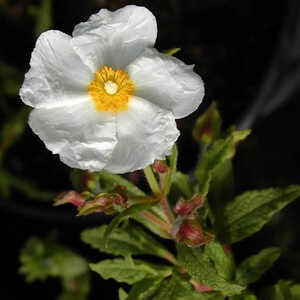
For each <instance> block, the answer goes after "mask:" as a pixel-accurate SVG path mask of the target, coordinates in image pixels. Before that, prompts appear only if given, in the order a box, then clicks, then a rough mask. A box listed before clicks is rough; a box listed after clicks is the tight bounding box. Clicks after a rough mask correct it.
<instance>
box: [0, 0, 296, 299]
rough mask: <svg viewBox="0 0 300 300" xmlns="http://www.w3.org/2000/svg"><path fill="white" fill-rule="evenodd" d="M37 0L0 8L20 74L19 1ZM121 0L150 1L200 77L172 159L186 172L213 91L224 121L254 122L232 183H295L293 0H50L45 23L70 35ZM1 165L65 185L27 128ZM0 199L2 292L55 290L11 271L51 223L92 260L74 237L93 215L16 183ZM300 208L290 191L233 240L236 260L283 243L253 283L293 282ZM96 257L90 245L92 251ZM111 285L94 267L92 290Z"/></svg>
mask: <svg viewBox="0 0 300 300" xmlns="http://www.w3.org/2000/svg"><path fill="white" fill-rule="evenodd" d="M38 2H39V1H9V9H8V10H5V11H4V10H1V15H0V38H1V46H0V51H1V52H0V55H1V56H0V59H1V60H3V61H5V62H6V63H9V64H11V65H13V66H15V67H17V68H19V69H21V70H22V72H24V73H25V72H26V71H27V70H28V68H29V59H30V54H31V51H32V49H33V47H34V44H35V37H34V34H33V31H34V22H33V20H32V18H30V17H28V15H27V14H26V13H25V11H26V7H27V5H29V4H31V3H38ZM126 4H137V5H143V6H146V7H148V8H149V9H150V10H151V11H152V12H153V13H154V15H155V16H156V18H157V21H158V30H159V32H158V39H157V44H156V47H157V48H158V49H160V50H163V49H168V48H172V47H180V48H182V50H181V51H180V52H179V53H178V54H176V56H177V57H178V58H180V59H182V60H183V61H185V62H186V63H190V64H195V70H196V72H197V73H199V74H200V75H201V76H202V78H203V80H204V82H205V87H206V96H205V99H204V101H203V104H202V105H201V106H200V107H199V109H198V110H197V111H196V112H195V113H193V114H192V115H191V116H189V117H187V118H185V119H182V120H178V127H179V129H180V131H181V136H180V138H179V141H178V145H179V151H180V153H181V155H180V158H179V168H180V169H181V170H183V171H185V172H189V171H191V170H192V169H193V167H194V164H195V160H196V157H197V145H196V143H195V142H194V141H193V139H192V136H191V128H192V126H193V122H194V120H195V118H196V117H197V116H198V115H199V114H200V113H201V112H203V111H204V109H205V108H206V107H207V106H208V105H209V104H210V103H211V101H212V100H216V102H217V104H218V106H219V108H220V111H221V114H222V117H223V121H224V122H223V125H224V128H226V127H227V126H229V125H231V124H233V123H237V124H238V126H239V127H240V128H244V127H251V128H252V129H253V132H252V135H251V136H250V137H249V138H248V140H247V141H246V142H245V143H243V144H242V145H241V146H240V147H239V151H238V153H237V156H236V158H235V160H234V163H235V178H236V186H237V192H241V191H244V190H246V189H256V188H265V187H269V186H275V185H279V186H285V185H288V184H291V183H296V184H297V183H300V174H299V173H300V172H299V166H300V159H299V152H300V151H299V150H300V145H299V143H298V139H299V134H298V128H299V125H298V121H299V117H298V115H299V112H300V104H299V88H298V87H299V84H298V77H299V66H298V64H299V63H298V61H299V57H300V47H297V46H298V43H300V30H299V29H300V25H299V26H298V23H299V24H300V13H299V12H300V8H299V6H300V4H297V1H296V0H295V1H294V0H290V1H283V0H278V1H271V2H270V1H260V0H252V1H251V0H244V1H234V0H232V1H229V0H203V1H202V0H201V1H199V0H185V1H183V0H164V1H153V0H152V1H146V0H145V1H125V0H124V1H117V0H108V1H105V0H98V1H96V0H95V1H92V0H90V1H72V0H64V1H61V0H57V1H53V12H52V14H53V21H54V25H53V27H54V29H57V30H61V31H63V32H65V33H68V34H71V32H72V29H73V27H74V26H75V25H76V24H77V23H79V22H81V21H84V20H86V19H87V18H88V17H89V15H90V14H91V13H94V12H97V11H98V10H99V9H100V8H101V7H106V8H109V9H112V10H113V9H117V8H119V7H122V6H124V5H126ZM299 81H300V80H299ZM0 101H7V102H8V103H9V106H10V107H11V108H12V109H10V112H11V114H13V111H14V110H15V111H17V110H18V109H19V108H20V107H21V106H22V105H23V104H22V103H21V100H20V99H19V98H18V97H10V98H9V97H5V96H4V95H2V93H1V91H0ZM279 103H280V105H278V104H279ZM0 117H1V119H3V121H5V120H6V118H9V117H10V116H9V115H7V114H6V113H5V112H0ZM1 122H2V121H1ZM5 167H6V168H7V169H9V170H10V171H11V172H13V173H15V174H18V175H22V176H26V177H29V178H31V179H32V180H33V181H34V182H36V183H37V184H38V185H39V186H40V187H42V188H45V189H47V190H52V191H55V192H60V191H62V190H65V189H68V188H70V187H71V185H70V181H69V168H68V167H66V166H65V165H63V164H62V163H60V161H59V159H58V157H57V156H53V155H52V154H51V153H50V152H49V151H47V150H46V149H45V147H44V145H43V143H42V142H41V141H40V140H39V139H38V137H37V136H35V135H34V134H33V133H32V132H31V130H30V129H29V128H26V131H25V133H24V135H23V137H22V139H21V140H20V141H18V143H17V144H16V145H15V146H14V147H13V148H12V149H11V150H10V152H9V154H8V156H7V158H6V161H5ZM0 208H1V219H0V220H1V227H0V231H1V252H0V253H1V274H2V276H3V279H2V283H1V285H0V294H1V299H20V298H21V297H22V298H24V297H25V298H26V297H28V298H30V299H40V298H43V299H54V298H55V295H56V294H57V292H58V291H59V286H58V284H57V283H58V281H56V280H55V279H51V280H49V281H47V282H46V283H34V284H32V285H27V284H25V283H24V281H23V277H22V276H20V275H18V273H17V269H18V267H19V262H18V254H19V251H20V248H21V246H22V245H23V243H24V242H25V240H26V239H27V238H28V237H29V236H31V235H33V234H34V235H39V236H46V235H47V234H48V233H49V232H50V231H51V230H57V231H58V232H59V234H60V237H61V240H62V241H64V243H65V244H67V245H69V246H71V247H73V248H74V249H77V250H78V252H79V253H81V254H83V255H84V256H86V257H88V258H91V257H92V259H94V260H95V252H93V251H91V250H90V249H89V248H88V247H86V246H85V245H83V244H82V243H81V242H80V239H79V234H80V231H81V230H82V229H83V228H86V227H89V226H92V225H95V224H101V223H102V222H104V221H105V220H104V219H102V218H101V216H93V217H91V218H84V219H78V218H75V217H73V215H74V213H75V211H74V210H72V209H71V208H69V207H68V208H62V209H61V208H52V206H51V205H50V204H47V203H36V202H32V201H30V200H29V199H25V198H24V196H23V195H22V194H18V193H17V192H16V193H15V194H14V195H13V197H12V199H9V200H7V199H0ZM299 212H300V204H299V200H298V203H297V201H296V202H295V203H293V204H291V205H289V206H288V207H287V208H286V209H285V210H284V211H283V212H282V213H281V214H279V215H277V216H276V217H275V218H273V220H272V221H271V222H270V224H268V225H266V226H265V227H264V229H263V230H262V231H261V232H260V233H258V234H256V235H254V236H253V237H251V238H249V239H247V240H245V241H243V242H241V243H238V244H236V245H234V247H233V250H234V251H235V255H236V257H237V260H238V261H240V260H241V259H243V258H244V257H246V256H247V255H249V254H254V253H255V252H257V251H258V250H259V249H262V248H264V247H270V246H280V247H281V248H282V249H283V255H282V257H281V258H280V260H279V261H278V262H277V263H276V264H275V266H274V267H273V269H272V271H270V272H268V273H266V274H265V275H264V276H263V278H262V280H261V281H260V283H259V284H256V285H255V286H254V288H255V289H257V290H258V289H259V288H260V286H261V285H263V284H271V283H275V282H276V281H277V280H279V279H281V278H285V279H293V280H295V281H298V282H300V271H299V268H298V263H299V262H300V255H299V253H300V245H299V237H298V235H299V226H298V214H299ZM102 257H103V256H101V255H99V254H96V259H97V260H99V259H100V258H102ZM117 286H118V285H117V284H116V283H115V282H114V281H112V280H109V281H103V280H102V279H101V278H100V277H99V276H97V275H95V276H94V277H93V292H92V295H91V297H90V299H117V298H116V287H117ZM104 295H105V296H104ZM2 297H3V298H2Z"/></svg>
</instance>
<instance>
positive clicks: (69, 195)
mask: <svg viewBox="0 0 300 300" xmlns="http://www.w3.org/2000/svg"><path fill="white" fill-rule="evenodd" d="M85 201H86V199H85V198H84V197H83V196H82V195H80V194H79V193H77V192H76V191H67V192H63V193H61V194H59V195H58V196H57V197H56V199H54V204H53V206H59V205H62V204H66V203H71V204H73V205H74V206H76V207H77V208H79V207H81V206H83V205H84V203H85Z"/></svg>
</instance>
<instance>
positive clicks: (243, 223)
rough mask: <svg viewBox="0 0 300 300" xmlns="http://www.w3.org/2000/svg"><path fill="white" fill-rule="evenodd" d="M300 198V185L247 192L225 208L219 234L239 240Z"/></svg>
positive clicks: (231, 239) (229, 241)
mask: <svg viewBox="0 0 300 300" xmlns="http://www.w3.org/2000/svg"><path fill="white" fill-rule="evenodd" d="M299 197H300V186H299V185H290V186H288V187H286V188H269V189H265V190H254V191H247V192H245V193H243V194H241V195H239V196H237V197H236V198H235V199H234V200H233V201H231V202H229V203H228V204H227V205H226V206H225V209H224V212H223V219H222V228H221V229H220V232H219V234H218V236H219V238H220V239H221V240H222V242H224V243H229V244H232V243H236V242H238V241H240V240H243V239H245V238H247V237H248V236H250V235H252V234H253V233H255V232H257V231H258V230H260V229H261V228H262V227H263V226H264V225H265V224H266V223H267V222H268V221H269V220H270V219H271V217H272V216H273V215H274V214H275V213H276V212H278V211H279V210H281V209H283V208H284V207H285V206H286V205H287V204H289V203H291V202H292V201H294V200H296V199H297V198H299Z"/></svg>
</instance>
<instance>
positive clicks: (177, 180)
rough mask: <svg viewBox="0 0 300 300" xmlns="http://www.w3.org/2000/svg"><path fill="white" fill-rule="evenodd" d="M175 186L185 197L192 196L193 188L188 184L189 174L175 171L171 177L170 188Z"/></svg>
mask: <svg viewBox="0 0 300 300" xmlns="http://www.w3.org/2000/svg"><path fill="white" fill-rule="evenodd" d="M173 187H174V188H176V189H177V190H179V191H180V193H181V194H182V195H183V196H184V197H185V198H186V199H190V198H192V196H193V190H192V187H191V185H190V178H189V175H187V174H184V173H181V172H179V171H177V172H176V173H175V174H174V176H173V178H172V188H173Z"/></svg>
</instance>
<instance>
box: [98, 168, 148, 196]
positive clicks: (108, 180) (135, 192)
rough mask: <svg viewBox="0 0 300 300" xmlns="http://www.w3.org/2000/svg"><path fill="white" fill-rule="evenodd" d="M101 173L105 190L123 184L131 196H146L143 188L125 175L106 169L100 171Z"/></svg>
mask: <svg viewBox="0 0 300 300" xmlns="http://www.w3.org/2000/svg"><path fill="white" fill-rule="evenodd" d="M99 175H100V184H101V188H102V189H103V190H104V191H105V192H111V191H112V190H113V189H115V188H116V186H117V185H121V186H125V187H126V192H127V194H128V195H129V196H140V197H145V196H146V194H145V193H144V192H143V191H142V190H140V189H139V188H138V187H137V186H136V185H134V184H133V183H132V182H130V181H129V180H127V179H126V178H124V177H123V176H120V175H116V174H111V173H109V172H107V171H104V170H102V171H100V172H99Z"/></svg>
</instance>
